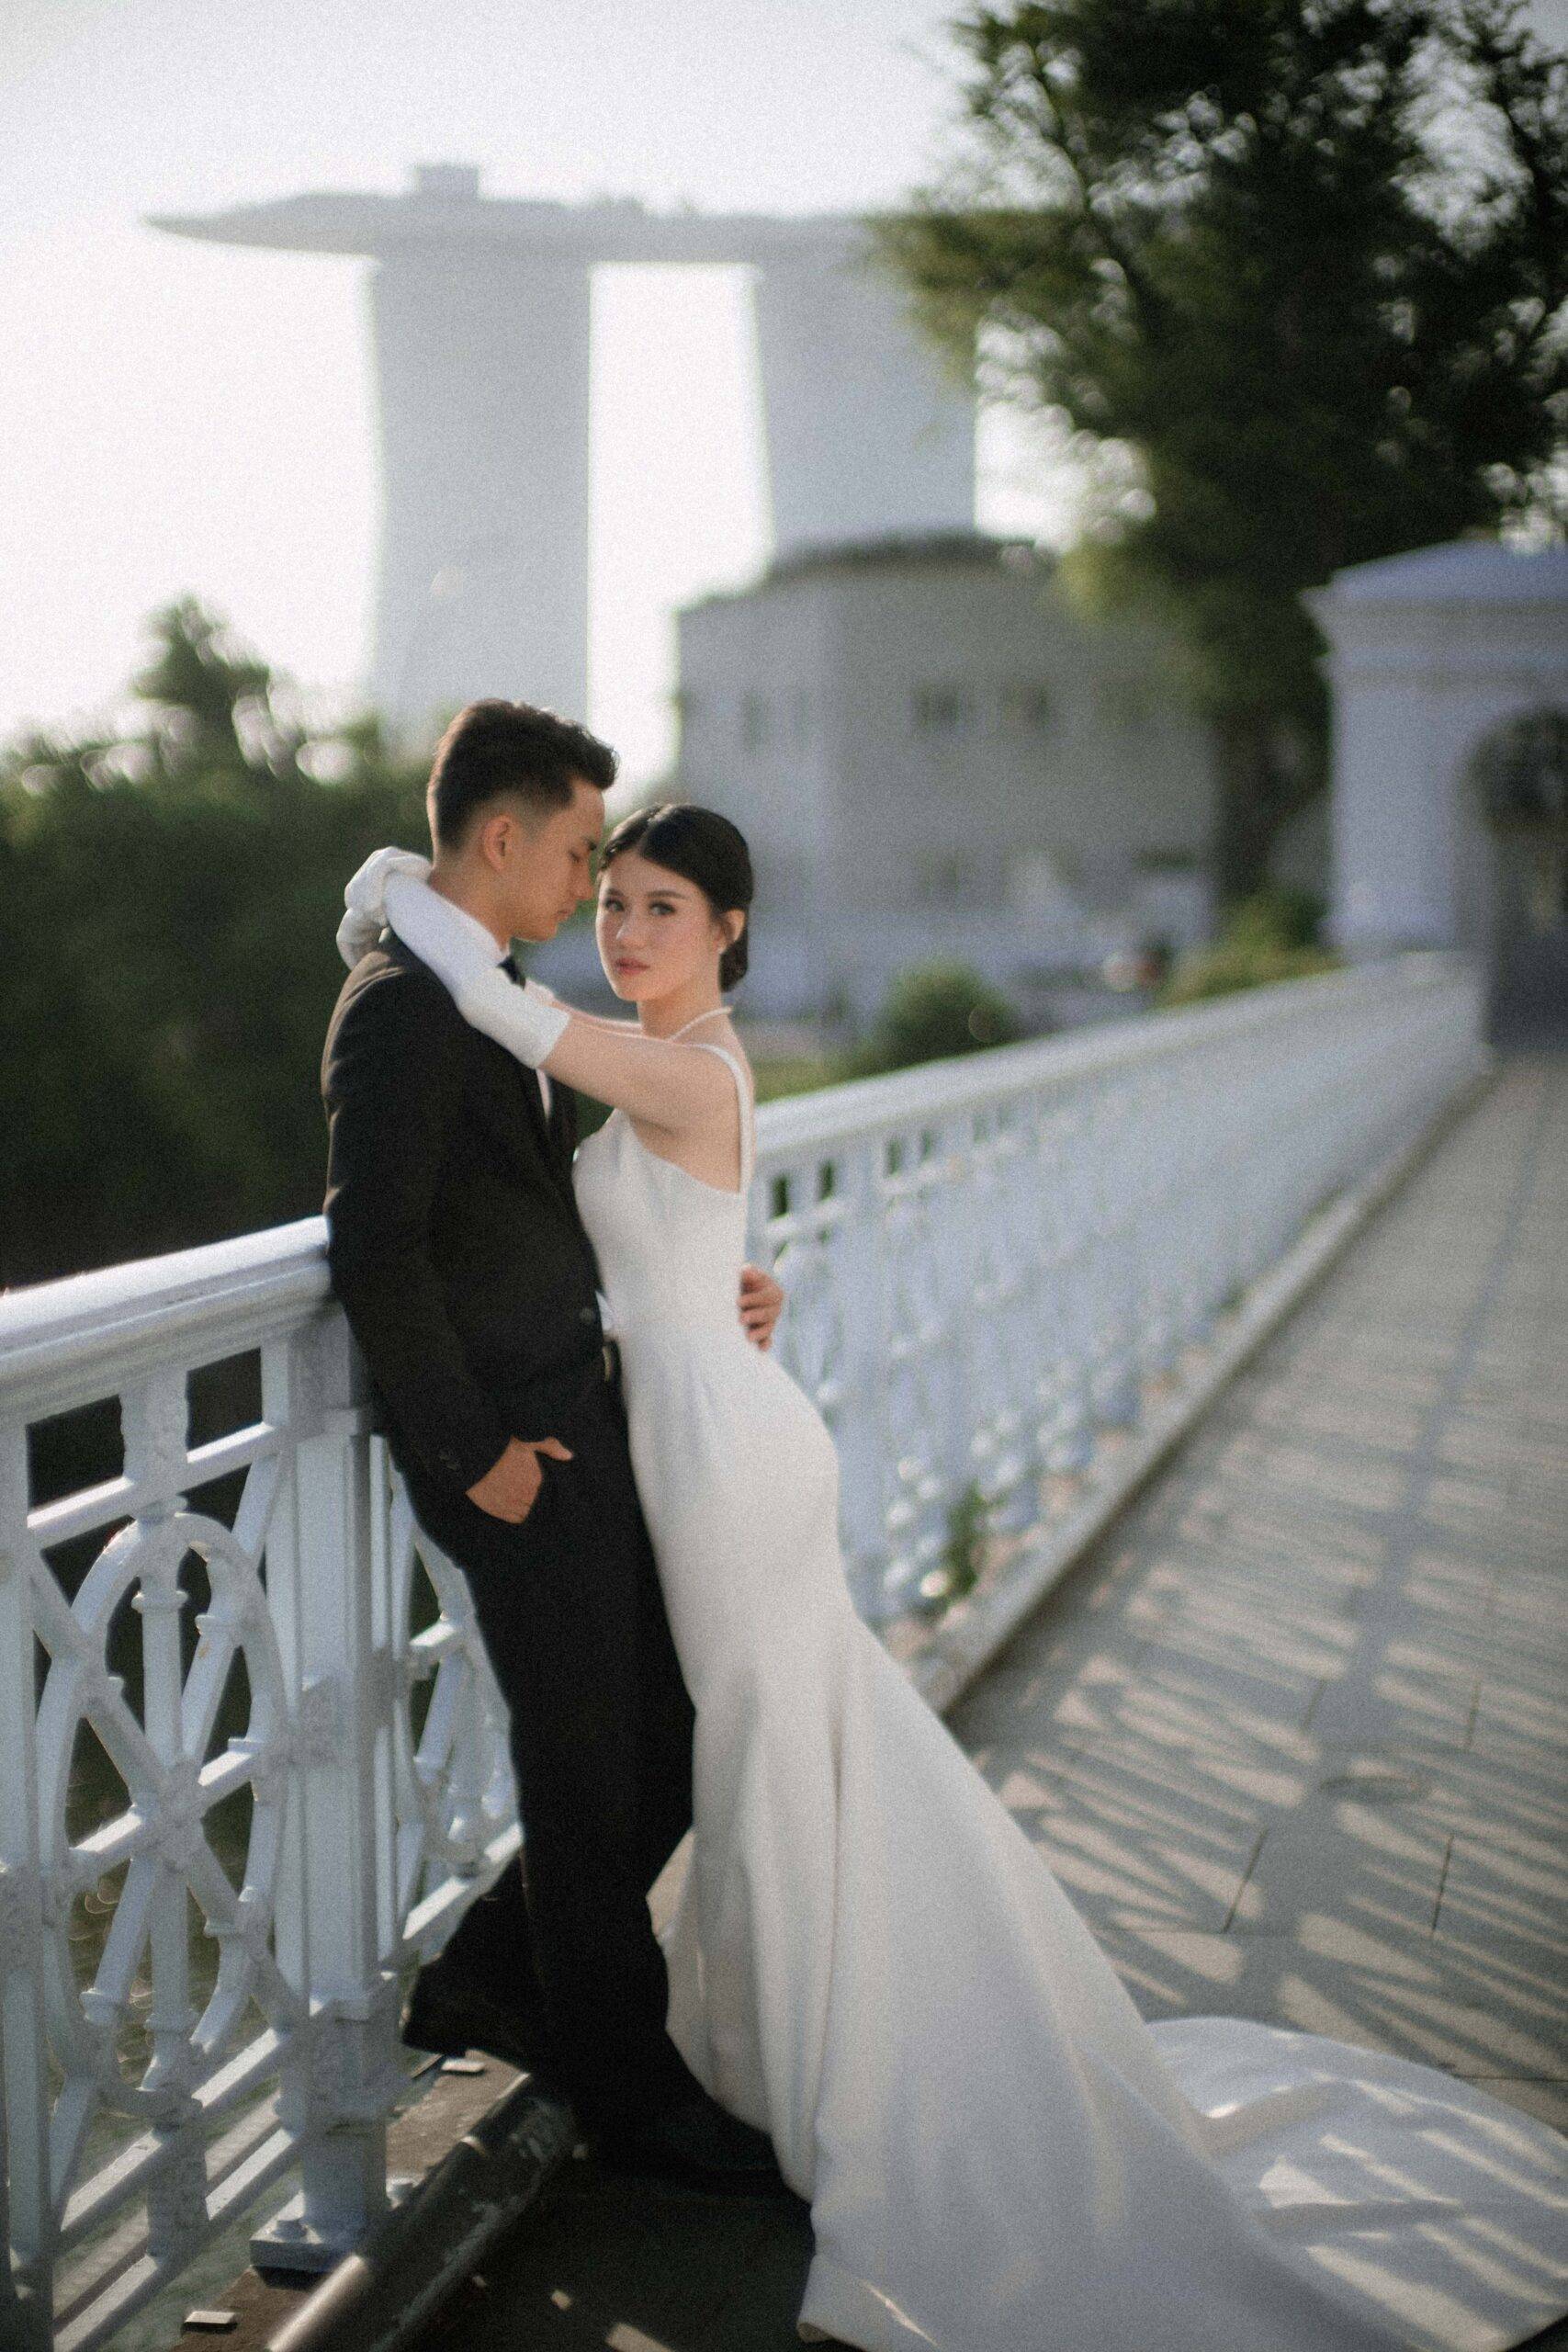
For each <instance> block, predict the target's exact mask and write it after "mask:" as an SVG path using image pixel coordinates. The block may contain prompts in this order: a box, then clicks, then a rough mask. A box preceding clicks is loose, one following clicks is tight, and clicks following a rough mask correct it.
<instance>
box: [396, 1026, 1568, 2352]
mask: <svg viewBox="0 0 1568 2352" xmlns="http://www.w3.org/2000/svg"><path fill="white" fill-rule="evenodd" d="M1565 1669H1568V1057H1558V1056H1551V1055H1540V1056H1535V1057H1529V1056H1521V1057H1517V1058H1515V1059H1511V1060H1509V1061H1508V1062H1506V1064H1505V1065H1504V1067H1503V1069H1502V1070H1501V1073H1500V1075H1499V1077H1498V1079H1497V1081H1496V1083H1495V1085H1494V1086H1493V1087H1492V1088H1491V1089H1490V1090H1488V1091H1485V1092H1484V1093H1483V1095H1482V1097H1481V1098H1480V1099H1479V1101H1478V1102H1477V1103H1475V1104H1473V1105H1472V1108H1471V1109H1470V1110H1469V1111H1468V1112H1467V1114H1465V1115H1464V1117H1463V1118H1462V1119H1461V1121H1460V1122H1459V1123H1458V1124H1457V1125H1455V1126H1454V1127H1453V1128H1452V1129H1451V1130H1450V1132H1449V1134H1448V1136H1446V1137H1445V1139H1444V1140H1443V1142H1442V1143H1441V1145H1440V1146H1439V1148H1438V1149H1437V1150H1436V1151H1435V1152H1434V1153H1433V1155H1432V1156H1431V1157H1430V1158H1429V1159H1427V1160H1426V1161H1425V1162H1423V1164H1422V1165H1421V1166H1420V1168H1419V1169H1418V1170H1417V1171H1416V1174H1415V1175H1414V1177H1413V1178H1412V1179H1411V1181H1410V1182H1408V1183H1407V1184H1406V1185H1405V1186H1404V1189H1403V1190H1402V1191H1401V1192H1400V1193H1398V1194H1397V1195H1396V1196H1395V1197H1394V1199H1393V1201H1392V1202H1391V1203H1389V1204H1387V1206H1386V1207H1385V1208H1384V1209H1383V1210H1382V1212H1381V1213H1380V1214H1379V1215H1378V1216H1377V1217H1376V1218H1375V1219H1374V1220H1373V1222H1372V1223H1371V1225H1370V1226H1369V1227H1368V1228H1367V1229H1366V1230H1365V1231H1364V1232H1363V1233H1362V1234H1361V1236H1360V1237H1359V1238H1358V1239H1357V1241H1356V1242H1355V1243H1354V1244H1352V1246H1351V1247H1350V1248H1349V1250H1348V1251H1347V1253H1346V1254H1345V1256H1344V1257H1343V1258H1341V1259H1340V1261H1338V1263H1337V1265H1336V1267H1335V1268H1334V1269H1333V1271H1332V1272H1330V1273H1329V1275H1328V1276H1327V1277H1326V1279H1325V1281H1324V1282H1323V1283H1322V1284H1321V1285H1320V1286H1319V1288H1318V1289H1317V1290H1316V1291H1315V1292H1314V1293H1313V1295H1311V1296H1310V1297H1309V1298H1308V1299H1307V1300H1306V1302H1305V1303H1304V1304H1303V1306H1302V1307H1301V1308H1300V1309H1298V1311H1297V1312H1296V1313H1295V1315H1294V1316H1293V1317H1292V1318H1291V1319H1290V1321H1289V1322H1288V1323H1287V1324H1286V1325H1285V1326H1284V1327H1283V1328H1282V1329H1280V1331H1279V1332H1278V1333H1277V1334H1276V1335H1275V1336H1274V1338H1273V1339H1272V1340H1270V1341H1269V1343H1268V1344H1267V1346H1266V1347H1265V1348H1264V1349H1263V1350H1262V1351H1260V1352H1259V1354H1258V1356H1257V1357H1256V1358H1255V1359H1254V1360H1253V1362H1252V1363H1251V1364H1250V1365H1249V1366H1248V1367H1247V1369H1246V1370H1245V1371H1244V1372H1243V1373H1242V1374H1241V1375H1240V1376H1238V1378H1237V1379H1236V1380H1235V1383H1234V1384H1233V1385H1232V1386H1231V1387H1230V1389H1229V1390H1228V1391H1227V1392H1226V1393H1225V1395H1224V1397H1223V1398H1222V1400H1221V1401H1220V1403H1219V1404H1218V1406H1217V1407H1216V1408H1215V1409H1214V1410H1213V1412H1212V1413H1211V1414H1210V1415H1209V1417H1208V1419H1206V1420H1205V1422H1204V1423H1203V1424H1202V1426H1201V1428H1200V1430H1198V1431H1197V1432H1196V1434H1195V1435H1194V1436H1193V1437H1192V1438H1191V1439H1190V1441H1189V1442H1187V1443H1186V1444H1185V1446H1184V1447H1183V1448H1182V1450H1181V1451H1180V1453H1179V1454H1178V1455H1177V1456H1176V1458H1175V1459H1174V1461H1173V1462H1172V1464H1170V1466H1169V1467H1168V1469H1167V1470H1166V1471H1165V1472H1164V1474H1163V1475H1162V1476H1160V1477H1159V1478H1158V1479H1157V1480H1156V1482H1154V1483H1153V1484H1152V1485H1151V1486H1150V1487H1148V1488H1147V1489H1145V1493H1144V1494H1143V1495H1142V1497H1141V1498H1139V1499H1138V1500H1137V1501H1136V1502H1135V1503H1134V1505H1133V1506H1132V1507H1131V1508H1130V1509H1129V1510H1128V1511H1127V1512H1126V1513H1125V1514H1124V1515H1123V1516H1122V1519H1121V1520H1120V1521H1118V1522H1117V1523H1116V1524H1115V1526H1114V1527H1113V1528H1112V1529H1111V1532H1110V1533H1109V1534H1108V1535H1107V1536H1106V1537H1105V1538H1104V1539H1103V1540H1102V1541H1101V1542H1100V1544H1099V1545H1098V1546H1097V1547H1096V1548H1095V1550H1094V1551H1093V1552H1092V1553H1091V1554H1090V1555H1089V1556H1088V1557H1087V1558H1086V1560H1085V1561H1084V1563H1083V1564H1082V1566H1080V1568H1079V1569H1078V1570H1077V1572H1076V1573H1075V1574H1074V1576H1073V1577H1072V1578H1071V1579H1070V1581H1069V1582H1068V1583H1067V1584H1066V1586H1065V1587H1063V1588H1062V1589H1059V1590H1058V1592H1057V1593H1056V1594H1055V1596H1054V1597H1053V1598H1052V1600H1050V1601H1049V1602H1048V1603H1047V1604H1046V1606H1045V1607H1044V1608H1043V1610H1042V1611H1040V1612H1039V1613H1038V1615H1037V1616H1036V1617H1035V1618H1034V1619H1033V1620H1032V1622H1031V1623H1029V1624H1028V1625H1027V1626H1026V1627H1025V1628H1024V1629H1023V1631H1022V1632H1021V1634H1019V1635H1018V1637H1017V1638H1016V1639H1015V1640H1014V1641H1013V1643H1012V1644H1011V1645H1010V1648H1009V1649H1008V1650H1007V1651H1006V1652H1005V1653H1004V1655H1003V1656H1002V1657H1000V1658H998V1661H997V1662H996V1664H995V1665H994V1666H993V1667H992V1668H990V1670H989V1671H988V1672H987V1674H986V1675H985V1676H984V1678H983V1679H982V1680H981V1681H980V1682H979V1683H978V1684H977V1685H976V1687H975V1688H974V1690H973V1691H971V1692H970V1693H969V1694H968V1696H967V1697H966V1698H965V1699H964V1701H963V1702H962V1703H961V1705H960V1706H959V1708H958V1709H957V1710H956V1712H955V1713H954V1716H953V1729H954V1730H955V1732H956V1733H957V1735H958V1736H959V1737H960V1738H961V1739H962V1740H963V1742H964V1745H965V1747H967V1748H968V1749H969V1750H970V1752H971V1753H972V1755H973V1756H974V1758H975V1759H976V1763H977V1765H978V1766H979V1768H980V1770H982V1771H984V1772H985V1773H986V1775H987V1778H988V1779H989V1781H991V1783H992V1785H993V1786H994V1787H995V1788H996V1789H997V1790H998V1792H999V1793H1000V1794H1001V1796H1002V1797H1003V1798H1004V1800H1005V1801H1006V1802H1007V1804H1009V1805H1010V1806H1011V1808H1012V1809H1013V1811H1014V1812H1015V1814H1016V1815H1017V1816H1018V1818H1019V1820H1020V1821H1021V1823H1022V1824H1023V1825H1024V1826H1025V1827H1026V1828H1027V1830H1028V1831H1029V1834H1030V1835H1031V1837H1032V1838H1034V1839H1035V1840H1036V1841H1037V1842H1038V1844H1039V1847H1040V1849H1041V1851H1042V1854H1043V1856H1044V1858H1045V1859H1046V1860H1048V1861H1049V1862H1050V1864H1051V1866H1052V1867H1053V1869H1055V1871H1057V1872H1058V1873H1059V1875H1060V1876H1061V1878H1062V1879H1063V1881H1064V1882H1065V1883H1066V1885H1067V1886H1068V1887H1069V1889H1070V1890H1071V1892H1072V1894H1073V1896H1074V1898H1075V1900H1076V1901H1077V1904H1078V1905H1079V1906H1080V1908H1081V1909H1082V1911H1083V1912H1084V1914H1085V1916H1086V1917H1087V1918H1088V1919H1089V1922H1090V1924H1091V1925H1092V1927H1093V1928H1094V1929H1095V1931H1096V1933H1097V1934H1098V1935H1099V1937H1100V1939H1101V1940H1102V1942H1103V1944H1104V1946H1105V1948H1106V1950H1107V1951H1109V1952H1110V1954H1111V1957H1112V1958H1113V1960H1114V1961H1115V1962H1116V1964H1117V1966H1118V1967H1119V1968H1120V1969H1121V1971H1122V1974H1123V1976H1124V1978H1125V1981H1126V1983H1127V1984H1128V1985H1129V1987H1130V1988H1131V1990H1132V1992H1133V1994H1134V1997H1135V1998H1136V1999H1137V2001H1138V2002H1139V2004H1140V2006H1141V2007H1143V2009H1144V2010H1145V2014H1146V2015H1148V2016H1150V2017H1156V2016H1168V2015H1171V2014H1181V2013H1192V2012H1203V2011H1213V2010H1224V2011H1229V2012H1234V2013H1238V2014H1242V2015H1245V2016H1247V2017H1254V2018H1263V2019H1267V2020H1269V2021H1272V2022H1276V2023H1279V2024H1281V2025H1287V2026H1295V2027H1304V2028H1309V2029H1312V2030H1320V2031H1324V2032H1327V2033H1332V2034H1336V2035H1338V2036H1340V2037H1342V2038H1345V2039H1348V2040H1351V2041H1366V2042H1369V2043H1371V2044H1374V2045H1376V2046H1379V2047H1382V2048H1385V2049H1392V2050H1394V2051H1397V2052H1402V2053H1404V2054H1406V2055H1410V2056H1414V2057H1417V2058H1420V2059H1423V2060H1426V2061H1428V2062H1431V2063H1435V2064H1439V2065H1442V2066H1445V2067H1448V2068H1450V2069H1451V2070H1452V2071H1454V2072H1455V2073H1457V2074H1460V2075H1465V2076H1467V2077H1470V2078H1472V2079H1473V2080H1476V2081H1478V2082H1483V2083H1484V2084H1486V2085H1487V2086H1489V2087H1490V2088H1491V2089H1492V2090H1494V2091H1495V2092H1496V2093H1498V2094H1499V2095H1500V2096H1501V2097H1503V2098H1507V2099H1511V2100H1514V2101H1517V2103H1518V2104H1519V2105H1521V2106H1523V2107H1526V2108H1528V2109H1530V2110H1531V2111H1532V2112H1534V2113H1536V2114H1539V2115H1542V2116H1545V2117H1547V2118H1549V2119H1550V2120H1552V2121H1554V2122H1556V2123H1558V2124H1559V2125H1561V2126H1562V2127H1563V2128H1568V1966H1565V1953H1568V1670H1565ZM978 2123H979V2119H976V2128H978ZM809 2250H810V2242H809V2230H808V2226H807V2220H806V2217H805V2215H804V2213H803V2212H801V2211H797V2210H795V2209H794V2208H793V2207H774V2206H768V2207H765V2208H758V2207H752V2206H749V2205H744V2204H739V2205H727V2204H726V2203H724V2202H723V2201H722V2200H717V2199H698V2198H693V2197H686V2196H682V2195H680V2194H678V2193H675V2192H673V2191H670V2190H666V2189H662V2188H649V2187H630V2186H627V2185H625V2184H617V2183H612V2182H609V2181H606V2180H604V2179H603V2178H601V2177H598V2176H597V2175H596V2174H595V2173H594V2172H593V2170H592V2168H591V2167H589V2166H588V2165H581V2164H580V2165H572V2166H570V2167H569V2168H568V2171H567V2173H566V2174H565V2176H564V2177H559V2178H558V2181H557V2182H556V2184H555V2185H554V2186H553V2187H552V2188H550V2190H549V2191H547V2195H546V2197H545V2199H544V2200H543V2201H542V2202H541V2204H540V2205H539V2206H537V2207H536V2209H535V2210H534V2211H533V2212H531V2213H530V2214H529V2215H528V2216H527V2217H525V2220H524V2221H523V2222H522V2223H521V2224H520V2225H519V2227H518V2228H517V2229H516V2230H515V2231H514V2232H513V2234H512V2236H511V2237H510V2238H509V2239H508V2240H507V2241H506V2242H505V2245H504V2249H503V2252H502V2255H501V2256H498V2257H497V2258H494V2259H492V2260H491V2263H490V2264H489V2265H488V2266H487V2268H486V2271H485V2273H484V2276H483V2278H482V2282H481V2283H479V2284H477V2285H473V2286H471V2287H470V2288H469V2289H468V2290H467V2291H466V2293H465V2294H464V2296H463V2297H461V2298H460V2299H459V2301H458V2303H457V2306H456V2307H454V2309H453V2310H452V2312H451V2313H450V2315H449V2317H448V2318H447V2320H446V2322H444V2323H443V2324H442V2326H441V2328H440V2330H439V2334H438V2335H435V2336H432V2337H431V2338H430V2339H428V2342H429V2344H430V2346H434V2345H436V2344H437V2343H446V2342H451V2343H453V2344H456V2343H457V2341H458V2340H459V2339H460V2338H461V2337H462V2336H464V2335H468V2337H469V2338H470V2339H472V2338H473V2337H474V2336H475V2335H476V2332H477V2333H478V2335H479V2340H482V2341H483V2342H484V2344H485V2346H486V2347H487V2352H511V2347H517V2352H522V2347H528V2352H553V2348H554V2347H559V2352H578V2347H584V2352H585V2348H586V2347H588V2346H594V2347H604V2346H609V2347H612V2352H784V2346H789V2345H792V2344H794V2343H795V2340H796V2339H795V2331H794V2317H795V2309H796V2306H797V2302H798V2298H799V2292H800V2287H801V2281H802V2278H803V2276H804V2272H805V2268H806V2265H807V2259H808V2257H809ZM1538 2341H1539V2343H1540V2345H1541V2346H1544V2345H1545V2344H1547V2343H1548V2342H1549V2341H1550V2342H1551V2343H1552V2344H1568V2324H1561V2325H1560V2326H1559V2327H1558V2328H1556V2329H1553V2330H1552V2331H1550V2333H1549V2336H1547V2337H1542V2338H1540V2339H1538Z"/></svg>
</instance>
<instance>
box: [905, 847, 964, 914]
mask: <svg viewBox="0 0 1568 2352" xmlns="http://www.w3.org/2000/svg"><path fill="white" fill-rule="evenodd" d="M911 872H912V876H913V880H914V885H915V896H916V898H917V899H919V902H920V904H921V905H922V906H927V907H961V906H963V905H964V902H965V900H966V899H968V898H969V896H970V894H971V889H972V886H973V884H974V880H975V861H974V859H973V858H971V857H967V856H965V855H964V853H963V851H962V850H946V849H928V850H919V851H917V852H916V854H915V856H914V858H913V859H912V860H911Z"/></svg>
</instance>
